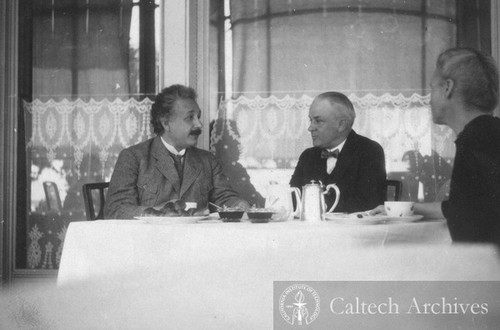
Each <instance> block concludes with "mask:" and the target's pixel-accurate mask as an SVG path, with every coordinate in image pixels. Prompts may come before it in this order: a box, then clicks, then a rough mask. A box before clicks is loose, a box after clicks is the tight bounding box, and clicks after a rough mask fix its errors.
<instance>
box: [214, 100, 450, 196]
mask: <svg viewBox="0 0 500 330" xmlns="http://www.w3.org/2000/svg"><path fill="white" fill-rule="evenodd" d="M348 96H349V98H350V99H351V100H352V102H353V104H354V107H355V109H356V116H357V117H356V121H355V123H354V130H356V132H357V133H359V134H362V135H364V136H367V137H369V138H371V139H373V140H375V141H377V142H379V143H380V144H381V145H382V147H383V148H384V150H385V156H386V168H387V172H388V176H389V177H390V178H393V179H398V180H402V181H403V182H404V191H403V198H404V199H406V200H419V199H420V200H426V201H431V200H432V201H433V200H435V199H436V198H440V199H443V198H444V197H445V193H446V191H443V192H440V190H442V189H446V187H443V185H444V184H445V183H446V182H447V180H448V179H449V178H450V175H451V166H452V160H453V155H454V152H455V150H454V144H453V139H454V137H453V133H452V131H451V130H450V129H449V128H447V127H444V126H437V125H435V124H433V123H432V118H431V113H430V110H429V95H425V96H420V95H418V94H413V95H412V96H410V97H405V96H403V95H401V94H399V95H390V94H384V95H382V96H380V97H377V96H375V95H373V94H367V95H364V96H357V95H355V94H351V95H348ZM312 100H313V98H312V97H310V96H307V95H304V96H302V97H299V98H296V97H291V96H285V97H283V98H277V97H275V96H271V97H267V98H263V97H254V98H247V97H243V96H240V97H239V98H237V99H236V100H228V101H225V102H223V103H221V107H220V109H219V119H218V120H216V121H215V124H214V126H213V128H212V134H211V147H212V150H214V152H215V154H216V155H217V156H218V157H220V158H221V160H222V162H223V163H224V164H226V166H233V167H235V166H237V163H239V164H240V165H241V166H243V167H244V168H245V169H246V170H247V172H248V173H249V174H250V175H249V176H250V178H249V179H250V180H251V185H250V183H249V182H247V184H248V185H249V186H252V185H253V186H254V187H255V188H256V190H257V191H259V192H260V193H261V194H262V195H264V197H265V194H266V189H267V187H268V185H269V184H271V183H273V182H278V183H281V184H288V181H289V180H290V176H291V174H292V173H293V169H294V168H295V165H296V163H297V160H298V156H299V155H300V153H301V152H302V151H303V150H304V149H306V148H309V147H310V146H311V144H312V143H311V137H310V134H309V132H308V131H307V127H308V125H309V119H308V109H309V106H310V104H311V103H312ZM229 164H231V165H229ZM228 172H230V171H228ZM241 179H244V181H247V180H249V179H247V178H245V177H244V176H242V177H240V178H238V177H234V176H233V177H232V178H231V181H232V182H239V180H241ZM248 189H251V188H248ZM244 193H245V192H244ZM245 194H246V195H247V196H248V193H245ZM438 195H439V196H438Z"/></svg>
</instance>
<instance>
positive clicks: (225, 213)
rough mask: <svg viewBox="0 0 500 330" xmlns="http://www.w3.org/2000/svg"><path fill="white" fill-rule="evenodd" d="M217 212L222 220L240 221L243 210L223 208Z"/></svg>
mask: <svg viewBox="0 0 500 330" xmlns="http://www.w3.org/2000/svg"><path fill="white" fill-rule="evenodd" d="M217 213H219V217H220V219H221V220H222V221H223V222H240V221H241V218H242V217H243V214H244V213H245V210H243V209H241V208H223V209H221V210H219V211H218V212H217Z"/></svg>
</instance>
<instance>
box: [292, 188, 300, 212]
mask: <svg viewBox="0 0 500 330" xmlns="http://www.w3.org/2000/svg"><path fill="white" fill-rule="evenodd" d="M290 189H291V190H292V196H293V195H295V201H296V206H295V210H293V212H292V214H293V217H294V218H295V217H297V218H299V217H300V213H301V211H302V196H301V194H300V189H299V188H297V187H290Z"/></svg>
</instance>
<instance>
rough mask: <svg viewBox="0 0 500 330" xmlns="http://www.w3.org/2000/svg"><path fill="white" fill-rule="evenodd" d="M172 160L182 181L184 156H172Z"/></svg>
mask: <svg viewBox="0 0 500 330" xmlns="http://www.w3.org/2000/svg"><path fill="white" fill-rule="evenodd" d="M172 158H173V159H174V164H175V169H176V170H177V173H178V174H179V178H180V179H181V180H182V174H183V168H184V166H183V164H182V156H181V155H172Z"/></svg>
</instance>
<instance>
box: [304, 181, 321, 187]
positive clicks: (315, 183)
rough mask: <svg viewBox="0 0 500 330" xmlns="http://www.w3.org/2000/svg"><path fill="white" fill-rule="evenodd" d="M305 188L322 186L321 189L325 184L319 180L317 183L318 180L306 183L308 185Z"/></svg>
mask: <svg viewBox="0 0 500 330" xmlns="http://www.w3.org/2000/svg"><path fill="white" fill-rule="evenodd" d="M305 186H320V187H323V182H321V180H318V181H316V180H311V182H309V183H306V184H305V185H304V187H305Z"/></svg>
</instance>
